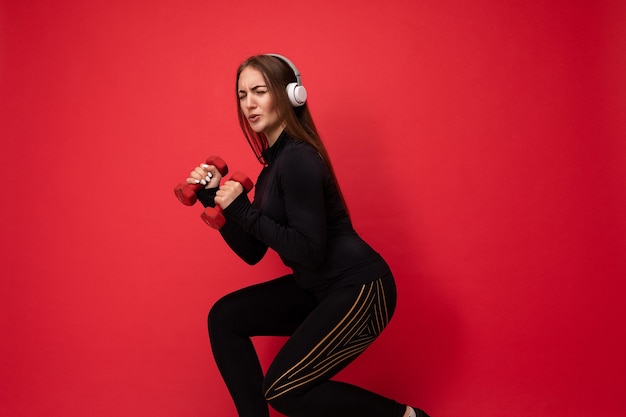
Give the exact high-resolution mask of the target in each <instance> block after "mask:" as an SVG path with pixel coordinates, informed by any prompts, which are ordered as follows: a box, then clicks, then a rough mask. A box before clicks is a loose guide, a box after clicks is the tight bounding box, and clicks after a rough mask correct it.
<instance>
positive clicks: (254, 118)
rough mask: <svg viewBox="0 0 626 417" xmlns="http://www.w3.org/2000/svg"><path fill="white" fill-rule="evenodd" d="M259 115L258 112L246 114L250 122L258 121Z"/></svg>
mask: <svg viewBox="0 0 626 417" xmlns="http://www.w3.org/2000/svg"><path fill="white" fill-rule="evenodd" d="M260 117H261V116H259V115H258V114H251V115H250V116H248V120H249V121H250V123H254V122H256V121H258V120H259V118H260Z"/></svg>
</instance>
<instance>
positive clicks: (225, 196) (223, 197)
mask: <svg viewBox="0 0 626 417" xmlns="http://www.w3.org/2000/svg"><path fill="white" fill-rule="evenodd" d="M242 192H243V186H242V185H241V184H240V183H238V182H237V181H232V180H230V181H226V182H225V183H224V184H222V185H221V186H220V189H219V190H217V194H215V203H216V204H219V206H220V207H221V208H223V209H225V208H226V207H228V206H229V205H230V203H232V202H233V201H234V200H235V199H236V198H237V197H239V194H241V193H242Z"/></svg>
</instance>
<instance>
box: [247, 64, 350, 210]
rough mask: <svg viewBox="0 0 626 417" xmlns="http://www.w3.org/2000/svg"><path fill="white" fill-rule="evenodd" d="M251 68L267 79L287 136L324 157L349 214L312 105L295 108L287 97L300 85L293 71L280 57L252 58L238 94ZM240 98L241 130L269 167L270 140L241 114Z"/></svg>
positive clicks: (261, 160)
mask: <svg viewBox="0 0 626 417" xmlns="http://www.w3.org/2000/svg"><path fill="white" fill-rule="evenodd" d="M248 67H250V68H254V69H255V70H257V71H259V72H260V73H261V74H263V78H264V80H265V83H266V84H267V89H268V92H269V94H270V96H271V97H272V100H273V102H274V106H275V109H276V111H277V113H278V117H279V119H282V120H283V121H284V122H285V131H286V132H287V134H288V135H289V136H291V137H292V138H294V139H295V140H299V141H302V142H305V143H308V144H309V145H311V146H312V147H313V148H315V150H316V151H317V152H318V153H319V154H320V156H321V157H322V159H323V160H324V162H325V163H326V166H327V167H328V170H329V171H330V174H331V176H332V178H333V181H334V183H335V186H336V187H337V192H338V193H339V197H340V198H341V201H342V202H343V205H344V207H345V208H346V211H347V206H346V202H345V200H344V198H343V194H342V192H341V188H340V187H339V182H338V181H337V177H336V176H335V171H334V170H333V166H332V164H331V162H330V157H329V156H328V152H327V151H326V147H325V146H324V143H323V142H322V139H321V138H320V136H319V134H318V133H317V129H316V127H315V123H313V118H312V117H311V112H310V111H309V106H308V104H307V103H305V104H304V105H303V106H300V107H293V106H292V105H291V102H290V101H289V97H288V96H287V90H286V86H287V84H289V83H292V82H296V75H295V74H294V72H293V70H292V69H291V67H290V66H289V65H288V64H287V63H286V62H285V61H283V60H282V59H280V58H278V57H274V56H270V55H256V56H252V57H250V58H248V59H246V60H245V61H244V62H243V63H242V64H241V65H240V66H239V69H238V70H237V80H236V84H235V92H236V93H237V91H238V89H239V76H240V75H241V72H242V71H243V70H244V69H245V68H248ZM236 98H237V115H238V118H239V126H241V130H242V131H243V134H244V136H245V137H246V139H247V140H248V143H249V144H250V147H251V148H252V151H253V152H254V154H255V156H256V157H257V159H258V160H259V162H261V163H262V164H264V165H265V164H266V163H267V162H266V161H265V160H264V159H263V155H262V152H263V151H265V150H266V149H267V148H268V147H269V144H268V142H267V138H266V137H265V135H264V134H263V133H257V132H255V131H254V130H252V128H251V127H250V124H249V123H248V121H247V120H246V117H245V115H244V114H243V111H242V110H241V105H240V100H239V95H238V94H236Z"/></svg>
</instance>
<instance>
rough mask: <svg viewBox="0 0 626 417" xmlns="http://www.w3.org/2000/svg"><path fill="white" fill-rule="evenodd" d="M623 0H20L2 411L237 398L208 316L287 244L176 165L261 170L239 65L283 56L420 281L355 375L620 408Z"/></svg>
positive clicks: (427, 394) (8, 55)
mask: <svg viewBox="0 0 626 417" xmlns="http://www.w3.org/2000/svg"><path fill="white" fill-rule="evenodd" d="M326 3H327V4H326ZM625 5H626V3H624V2H623V1H621V0H607V1H603V2H595V1H591V0H589V1H573V2H572V1H548V0H539V1H533V2H528V1H509V2H501V1H495V0H492V1H487V0H477V1H476V0H474V1H460V0H455V1H448V2H439V1H421V0H420V1H412V0H405V1H401V0H388V1H384V2H382V1H381V2H374V1H346V0H334V1H332V2H331V1H329V2H325V1H310V2H305V3H303V2H294V1H284V0H274V1H272V2H260V1H249V0H240V1H227V2H224V1H220V2H210V1H191V0H177V1H167V0H162V1H155V0H153V1H134V2H132V1H131V2H129V1H118V0H114V1H111V0H107V1H102V0H95V1H78V0H76V1H71V0H63V1H51V0H50V1H44V0H40V1H36V0H30V1H11V0H3V1H1V2H0V59H1V62H0V64H1V65H0V94H1V96H0V99H1V102H0V136H1V140H2V152H1V156H0V170H1V175H2V183H3V185H4V193H3V195H2V204H1V212H0V215H1V217H0V219H1V220H0V225H1V230H0V233H1V236H2V237H1V239H2V241H1V244H2V257H1V261H0V262H1V264H0V268H1V269H0V274H1V275H2V279H1V290H0V306H1V307H0V308H1V313H2V315H1V322H0V325H1V332H2V333H1V340H2V341H1V345H0V349H1V350H0V414H1V415H3V416H42V415H46V416H50V417H54V416H64V417H71V416H77V417H79V416H80V417H83V416H103V417H105V416H106V417H109V416H151V417H158V416H163V417H169V416H178V417H183V416H200V415H223V416H228V415H231V416H233V415H235V411H234V408H233V406H232V403H231V400H230V398H229V397H228V395H227V392H226V390H225V388H224V386H223V383H222V381H221V379H220V377H219V375H218V373H217V370H216V368H215V364H214V362H213V359H212V357H211V355H210V351H209V344H208V338H207V336H206V330H205V319H206V313H207V311H208V309H209V307H210V306H211V305H212V303H213V302H214V301H215V300H216V299H217V298H218V297H220V296H221V295H223V294H225V293H226V292H229V291H231V290H234V289H236V288H239V287H241V286H243V285H247V284H251V283H255V282H259V281H261V280H266V279H270V278H272V277H275V276H277V275H278V274H279V273H281V272H282V271H284V267H283V266H281V265H280V263H279V262H278V259H277V257H276V255H274V254H271V255H270V256H269V257H268V258H267V259H266V260H264V261H263V262H262V263H261V264H260V265H258V266H256V267H254V268H253V267H249V266H247V265H245V264H243V262H241V261H239V260H238V259H237V258H236V257H235V255H234V254H232V253H231V252H230V251H229V250H228V249H227V247H226V245H225V244H224V243H223V241H221V239H220V238H219V236H218V235H217V234H216V233H215V232H214V231H212V230H211V229H209V228H208V227H206V226H205V225H204V224H203V223H202V222H201V220H200V218H199V214H200V208H199V207H192V208H187V207H183V206H182V205H180V204H179V203H178V202H177V200H176V199H175V198H174V195H173V193H172V188H173V186H174V185H175V184H176V183H178V182H179V181H181V180H183V179H184V178H185V177H186V175H187V173H188V172H189V171H190V170H191V168H193V167H194V166H195V165H196V164H197V163H199V162H200V161H202V159H203V158H204V157H206V156H207V155H208V154H210V153H219V154H220V155H222V156H223V157H224V158H225V159H226V160H227V161H229V163H230V165H231V167H233V168H235V169H240V170H243V171H245V172H247V173H249V174H250V175H252V176H256V175H257V173H258V171H259V169H260V166H259V165H258V163H257V162H256V161H255V159H254V157H253V155H252V152H251V151H250V149H249V148H248V145H247V144H246V142H245V140H244V139H243V136H242V134H241V133H240V131H239V128H238V126H237V122H236V113H235V99H234V85H235V80H234V74H235V70H236V67H237V65H238V63H239V62H241V61H242V60H243V59H244V58H246V57H247V56H249V55H252V54H256V53H263V52H278V53H282V54H285V55H287V56H288V57H290V58H291V59H293V60H294V62H295V63H296V64H297V65H298V66H299V68H300V70H301V72H302V76H303V80H304V82H305V85H306V86H307V87H308V90H309V94H310V106H311V109H312V112H313V115H314V118H315V120H316V122H317V124H318V127H319V129H320V131H321V133H322V135H323V137H324V139H325V141H326V143H327V146H328V148H329V151H330V153H331V156H332V158H333V160H334V163H335V167H336V170H337V173H338V176H339V178H340V182H341V184H342V186H343V189H344V192H345V195H346V198H347V200H348V203H349V206H350V209H351V212H352V215H353V220H354V223H355V226H356V228H357V230H359V232H360V233H361V234H362V235H363V236H364V237H365V238H366V240H368V241H369V242H370V243H371V244H372V245H373V246H374V247H375V248H376V249H377V250H378V251H379V252H381V253H382V254H383V255H384V256H385V258H386V259H387V260H388V261H389V263H390V264H391V266H392V268H393V270H394V272H395V275H396V277H397V281H398V287H399V291H400V299H399V305H398V309H397V314H396V317H395V318H394V320H393V321H392V323H391V325H390V327H389V328H388V330H387V331H386V332H385V333H384V336H383V337H381V339H380V340H378V341H377V342H376V343H375V344H374V345H373V346H372V348H371V349H370V350H369V351H368V352H366V353H365V354H364V355H363V357H362V358H361V359H359V360H358V361H357V362H356V363H354V365H353V366H352V367H350V368H349V369H348V370H346V371H345V372H343V373H342V374H341V375H340V377H341V378H342V379H344V380H348V381H353V382H356V383H358V384H360V385H363V386H365V387H368V388H371V389H374V390H376V391H378V392H380V393H382V394H385V395H388V396H391V397H393V398H395V399H397V400H399V401H402V402H410V403H412V404H416V405H419V406H423V407H424V408H425V409H427V410H429V412H430V413H431V414H432V415H433V416H441V417H452V416H463V417H465V416H467V417H478V416H480V417H496V416H554V417H560V416H574V415H577V416H578V415H596V416H603V417H613V416H620V417H621V416H623V415H624V414H625V413H626V396H625V395H624V393H625V392H626V376H625V375H626V359H625V357H626V355H625V354H624V352H626V334H625V330H624V329H625V328H626V307H625V304H626V291H625V290H626V284H625V283H624V281H625V280H624V278H625V277H626V262H625V260H624V258H625V257H624V254H625V252H626V250H625V249H626V245H625V237H626V220H625V214H624V213H626V192H625V183H626V182H625V181H626V168H625V167H626V141H625V134H624V132H626V122H625V120H626V108H625V106H624V97H626V82H625V81H626V76H625V75H624V74H626V54H625V53H624V51H626V31H625V30H624V22H625V21H626V6H625ZM280 343H282V340H277V339H271V338H260V339H258V340H256V344H257V346H258V349H259V351H260V355H261V357H262V360H263V363H264V364H265V365H266V364H267V363H268V362H269V360H270V359H271V357H272V355H273V353H274V352H275V351H276V349H277V348H278V347H279V346H280Z"/></svg>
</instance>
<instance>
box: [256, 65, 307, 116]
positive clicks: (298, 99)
mask: <svg viewBox="0 0 626 417" xmlns="http://www.w3.org/2000/svg"><path fill="white" fill-rule="evenodd" d="M265 55H267V56H273V57H275V58H278V59H280V60H281V61H283V62H285V63H286V64H287V65H289V67H290V68H291V70H292V71H293V73H294V75H295V76H296V82H295V83H289V84H287V87H286V88H287V95H288V96H289V101H291V105H292V106H294V107H300V106H303V105H304V103H306V98H307V92H306V88H304V86H303V85H302V79H301V78H300V71H298V68H297V67H296V66H295V64H294V63H293V62H291V60H290V59H289V58H287V57H286V56H283V55H280V54H265Z"/></svg>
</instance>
